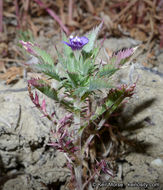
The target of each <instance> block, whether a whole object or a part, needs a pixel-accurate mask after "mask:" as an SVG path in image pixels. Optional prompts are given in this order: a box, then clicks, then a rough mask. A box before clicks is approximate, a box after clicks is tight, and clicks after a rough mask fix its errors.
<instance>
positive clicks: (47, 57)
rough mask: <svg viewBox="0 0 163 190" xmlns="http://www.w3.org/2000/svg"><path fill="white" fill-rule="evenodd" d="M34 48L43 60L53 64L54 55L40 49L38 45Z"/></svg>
mask: <svg viewBox="0 0 163 190" xmlns="http://www.w3.org/2000/svg"><path fill="white" fill-rule="evenodd" d="M33 50H34V51H35V52H36V54H37V55H38V58H40V60H41V62H43V63H45V64H49V65H53V64H54V61H53V59H52V57H51V56H50V55H49V54H48V53H47V52H46V51H44V50H42V49H40V48H39V47H38V46H36V45H33Z"/></svg>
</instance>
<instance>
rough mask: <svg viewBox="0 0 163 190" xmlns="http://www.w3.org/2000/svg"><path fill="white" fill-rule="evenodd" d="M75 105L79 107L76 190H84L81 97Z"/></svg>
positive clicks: (76, 137)
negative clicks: (80, 130)
mask: <svg viewBox="0 0 163 190" xmlns="http://www.w3.org/2000/svg"><path fill="white" fill-rule="evenodd" d="M74 107H75V108H77V112H76V113H75V116H74V124H75V125H74V127H75V129H74V132H75V141H76V145H77V146H78V161H77V163H76V164H75V167H74V172H75V177H76V183H77V187H76V188H77V189H76V190H83V187H82V186H83V184H82V152H81V136H82V133H81V132H79V129H80V119H81V118H80V108H81V102H80V100H79V99H77V101H76V102H75V103H74Z"/></svg>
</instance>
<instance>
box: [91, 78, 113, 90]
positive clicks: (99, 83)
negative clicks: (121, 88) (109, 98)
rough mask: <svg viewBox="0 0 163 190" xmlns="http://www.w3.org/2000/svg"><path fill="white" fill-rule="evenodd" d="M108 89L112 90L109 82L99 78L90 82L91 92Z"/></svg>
mask: <svg viewBox="0 0 163 190" xmlns="http://www.w3.org/2000/svg"><path fill="white" fill-rule="evenodd" d="M106 88H112V86H111V85H110V83H109V82H107V81H105V80H102V79H99V78H97V79H94V78H91V80H90V82H89V91H94V90H101V89H106Z"/></svg>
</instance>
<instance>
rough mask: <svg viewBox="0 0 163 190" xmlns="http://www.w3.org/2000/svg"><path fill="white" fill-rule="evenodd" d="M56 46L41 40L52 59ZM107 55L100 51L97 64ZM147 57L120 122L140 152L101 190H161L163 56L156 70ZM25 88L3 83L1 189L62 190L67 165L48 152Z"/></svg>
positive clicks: (122, 79)
mask: <svg viewBox="0 0 163 190" xmlns="http://www.w3.org/2000/svg"><path fill="white" fill-rule="evenodd" d="M56 41H58V43H57V46H58V49H61V48H60V45H61V43H60V42H59V39H56V38H54V39H51V40H50V41H49V40H47V39H41V41H40V39H38V43H40V46H42V47H43V48H44V49H47V50H48V51H49V52H50V53H51V54H52V55H53V57H54V58H56V54H55V50H54V48H53V47H54V43H56ZM139 43H140V42H139V41H135V40H133V39H130V38H123V39H115V38H112V39H108V40H106V41H105V43H104V47H105V48H109V49H112V50H117V49H121V48H123V47H130V46H134V45H136V44H139ZM103 54H104V51H103V50H102V52H101V54H100V55H99V59H100V57H103ZM143 56H144V55H140V56H139V59H137V61H136V63H135V70H134V73H135V75H139V80H138V82H137V87H136V92H135V94H134V96H133V97H132V98H131V99H130V101H129V102H128V103H127V104H126V107H125V108H124V110H123V114H122V115H121V116H120V117H119V118H118V121H119V126H120V127H121V128H123V132H122V133H123V135H125V136H127V137H128V138H130V139H136V141H137V149H135V150H134V151H133V150H132V151H129V153H128V154H127V155H126V156H124V157H123V158H119V161H118V162H117V165H118V168H119V169H118V174H117V177H115V178H114V179H111V182H110V183H107V181H104V182H101V184H98V183H95V184H94V186H96V188H97V187H98V188H97V189H106V187H107V189H125V190H132V189H135V190H136V189H158V190H162V189H163V137H162V134H163V117H162V116H163V96H162V94H163V88H162V86H163V54H159V55H158V58H157V60H158V62H159V64H158V67H155V68H154V69H145V67H142V62H143ZM130 71H131V65H128V66H127V67H124V68H123V69H122V70H121V71H120V72H119V73H118V75H116V80H118V81H119V83H127V82H128V80H129V73H130ZM28 77H30V76H29V75H28V73H27V78H28ZM26 86H27V83H26V79H21V80H19V81H18V82H17V83H16V84H14V85H10V86H7V85H5V84H4V81H0V105H1V107H0V188H1V189H2V190H32V189H33V190H52V189H54V190H57V189H58V190H59V189H60V190H64V189H66V188H65V184H66V181H67V180H69V178H70V172H69V170H68V169H67V167H66V159H65V157H64V155H63V154H62V153H59V152H57V151H55V150H54V149H53V148H51V147H49V146H47V143H48V142H49V139H50V135H51V134H50V129H51V124H50V122H48V121H47V120H46V118H43V117H41V115H40V112H39V111H38V110H37V109H36V108H33V104H32V103H31V101H30V98H29V97H28V92H27V91H26V90H24V89H23V88H25V87H26ZM8 89H9V90H8ZM14 89H18V91H17V90H16V91H14ZM40 96H41V95H40ZM47 101H49V102H50V100H47ZM51 105H52V107H49V108H48V109H55V110H56V111H57V113H58V114H59V115H62V114H63V111H62V109H60V108H59V107H58V106H57V105H53V104H51ZM102 186H103V187H102ZM122 186H123V187H122ZM96 188H95V189H96Z"/></svg>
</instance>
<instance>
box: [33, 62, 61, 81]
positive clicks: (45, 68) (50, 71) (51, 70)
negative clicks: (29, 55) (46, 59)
mask: <svg viewBox="0 0 163 190" xmlns="http://www.w3.org/2000/svg"><path fill="white" fill-rule="evenodd" d="M34 67H35V68H36V69H38V70H39V71H41V72H43V73H45V74H46V75H48V76H49V77H51V78H52V79H55V80H57V81H61V79H60V76H59V75H58V73H57V72H56V71H55V66H54V65H49V64H44V63H41V64H36V65H34Z"/></svg>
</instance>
